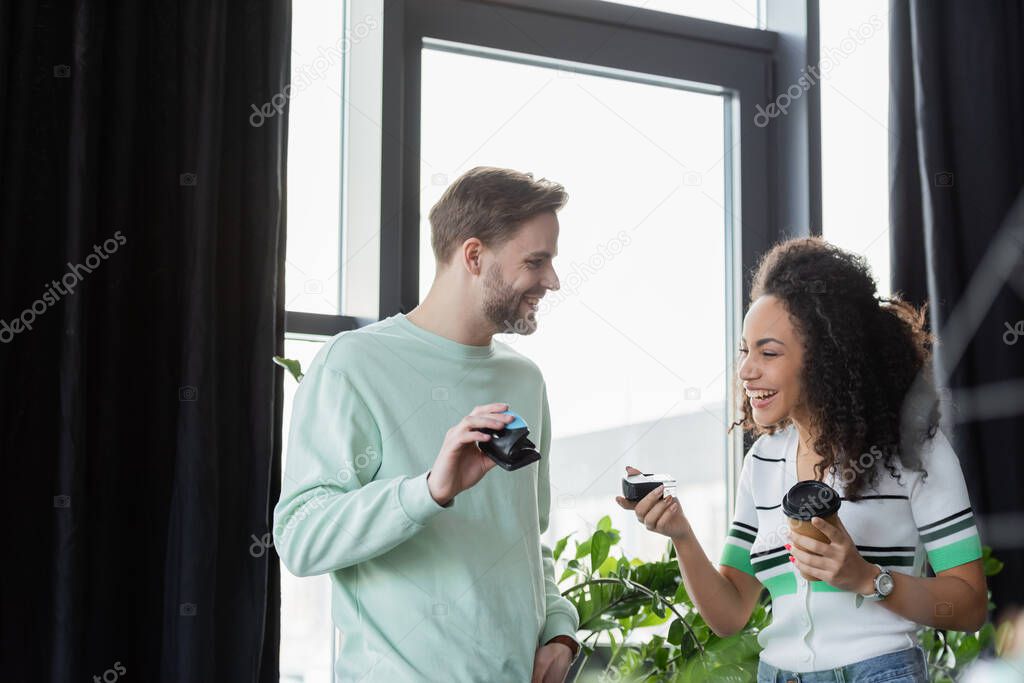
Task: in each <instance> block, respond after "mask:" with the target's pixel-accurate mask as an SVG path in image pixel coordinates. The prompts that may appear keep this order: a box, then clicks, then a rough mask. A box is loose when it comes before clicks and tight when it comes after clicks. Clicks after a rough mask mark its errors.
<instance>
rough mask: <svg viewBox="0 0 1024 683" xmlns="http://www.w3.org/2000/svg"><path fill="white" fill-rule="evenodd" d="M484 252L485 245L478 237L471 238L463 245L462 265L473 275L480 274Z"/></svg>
mask: <svg viewBox="0 0 1024 683" xmlns="http://www.w3.org/2000/svg"><path fill="white" fill-rule="evenodd" d="M483 251H484V243H483V242H481V241H480V240H479V239H477V238H476V237H470V238H469V239H468V240H466V241H465V242H463V243H462V253H461V256H462V265H463V266H464V267H465V268H466V270H468V271H469V272H470V273H472V274H473V275H479V274H480V268H481V266H480V259H481V257H482V255H483Z"/></svg>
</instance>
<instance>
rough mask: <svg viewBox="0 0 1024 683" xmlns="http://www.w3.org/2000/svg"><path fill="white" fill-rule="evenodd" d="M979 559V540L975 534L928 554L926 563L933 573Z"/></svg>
mask: <svg viewBox="0 0 1024 683" xmlns="http://www.w3.org/2000/svg"><path fill="white" fill-rule="evenodd" d="M980 557H981V539H980V538H979V537H978V535H977V534H974V535H973V536H970V537H968V538H964V539H961V540H959V541H957V542H955V543H950V544H949V545H945V546H942V547H941V548H938V549H936V550H932V551H930V552H929V553H928V562H929V563H931V565H932V569H934V570H935V573H936V574H937V573H939V572H941V571H945V570H947V569H949V568H951V567H957V566H959V565H961V564H966V563H968V562H972V561H974V560H977V559H979V558H980Z"/></svg>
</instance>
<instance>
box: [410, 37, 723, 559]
mask: <svg viewBox="0 0 1024 683" xmlns="http://www.w3.org/2000/svg"><path fill="white" fill-rule="evenodd" d="M508 57H509V58H507V59H498V58H495V57H494V56H489V55H486V54H472V50H471V48H469V47H468V46H464V45H449V44H437V43H433V42H432V43H428V44H427V45H426V46H425V47H424V49H423V54H422V88H421V90H422V105H421V127H420V130H421V134H420V145H421V147H420V177H421V178H424V179H430V183H429V185H427V186H426V188H425V189H424V190H423V191H422V192H421V193H420V212H419V215H420V239H419V243H420V286H419V291H420V293H421V296H422V295H423V294H425V293H426V292H427V291H428V289H429V286H430V283H431V281H432V280H433V275H434V257H433V252H432V250H431V247H430V224H429V222H428V220H427V215H428V213H429V210H430V207H431V206H432V205H433V204H434V202H436V201H437V200H438V199H439V198H440V195H441V193H442V192H443V191H444V190H445V188H446V187H447V185H448V184H449V182H451V181H452V180H454V179H455V177H457V176H458V175H459V174H461V173H463V172H464V171H466V170H468V169H469V168H472V167H473V166H477V165H492V166H506V167H510V168H516V169H519V170H523V171H531V172H533V173H534V174H535V176H538V177H541V176H543V177H548V178H551V179H553V180H556V181H558V182H561V183H563V184H564V185H565V186H566V188H567V190H568V192H569V194H570V197H571V199H570V201H569V203H568V205H567V206H566V208H565V209H564V210H563V211H562V213H561V224H562V230H561V232H560V235H559V257H558V259H556V262H555V265H556V269H557V270H558V273H559V276H560V278H561V282H562V288H561V290H559V291H557V292H549V293H548V295H547V297H545V299H544V301H543V302H542V309H541V313H540V316H539V317H540V321H541V325H540V328H539V330H538V332H537V333H536V334H534V335H531V336H529V337H523V336H517V335H511V334H510V335H501V338H502V340H503V341H505V342H506V343H509V344H511V345H512V346H513V347H514V348H516V349H517V350H518V351H520V352H521V353H523V354H525V355H527V356H529V357H530V358H532V359H533V360H534V361H535V362H537V364H538V365H539V366H540V368H541V370H542V371H543V372H544V375H545V379H546V381H547V385H548V394H549V399H550V404H551V411H552V424H553V427H554V441H553V444H552V449H551V453H552V460H551V467H552V469H551V484H552V510H551V522H550V530H549V538H548V539H547V540H548V541H550V542H552V544H553V542H554V540H555V539H557V538H559V537H561V536H564V535H565V534H567V533H569V532H570V531H574V530H579V531H581V532H586V531H587V529H588V527H590V528H592V527H593V525H594V524H595V523H596V522H597V520H598V519H600V518H601V517H602V516H603V515H605V514H609V513H611V514H612V515H613V518H615V521H616V522H617V525H616V526H617V527H618V528H620V529H622V530H623V548H624V550H625V551H626V552H627V553H628V554H630V555H632V556H641V557H644V558H645V559H654V558H655V557H657V556H658V555H660V553H661V552H662V551H663V550H664V546H665V543H664V539H663V538H661V537H658V536H655V535H652V534H649V533H646V532H645V531H644V530H642V529H639V528H638V527H637V525H636V523H635V519H633V518H632V516H631V515H630V514H629V513H627V512H626V511H624V510H621V509H619V508H618V507H617V506H615V505H614V502H613V498H614V496H615V495H616V494H617V493H618V491H619V490H620V483H619V482H620V479H621V477H622V474H623V466H624V465H625V464H631V465H634V466H638V467H640V468H641V469H644V471H658V472H669V473H674V474H676V475H677V476H678V477H680V479H681V482H680V483H681V486H680V489H679V494H680V495H681V496H682V497H683V499H684V500H686V501H687V503H688V507H687V512H688V515H689V516H690V518H691V522H692V523H693V525H694V528H695V530H696V531H697V533H698V535H699V536H700V538H701V541H702V543H703V544H704V547H705V548H706V549H707V550H708V552H709V553H711V555H712V556H713V557H717V554H718V552H719V549H720V546H721V543H722V538H723V534H722V529H723V528H724V525H725V524H726V520H725V516H726V515H725V502H726V497H725V492H726V482H725V477H726V467H725V465H726V456H727V451H728V448H727V434H726V430H727V419H726V417H725V415H726V410H725V400H726V393H727V392H726V382H727V381H728V380H729V378H730V367H729V363H730V362H731V356H730V354H729V353H728V349H727V341H726V328H727V312H726V289H727V286H726V277H727V268H726V260H727V250H726V238H725V226H726V220H725V211H724V208H723V207H724V204H725V180H726V174H725V170H724V164H723V160H724V157H725V155H726V146H725V129H724V128H725V119H726V116H725V100H724V99H723V97H722V96H721V95H712V94H706V93H701V92H694V91H692V90H687V89H685V88H683V87H680V86H679V85H678V84H666V83H659V84H652V83H645V82H638V80H623V79H617V78H612V77H606V76H602V75H594V74H588V73H579V72H576V71H573V70H571V69H570V68H567V67H565V65H562V68H558V67H556V66H555V65H549V66H540V65H534V64H524V63H521V62H517V61H513V59H519V58H521V56H508ZM684 473H685V477H684Z"/></svg>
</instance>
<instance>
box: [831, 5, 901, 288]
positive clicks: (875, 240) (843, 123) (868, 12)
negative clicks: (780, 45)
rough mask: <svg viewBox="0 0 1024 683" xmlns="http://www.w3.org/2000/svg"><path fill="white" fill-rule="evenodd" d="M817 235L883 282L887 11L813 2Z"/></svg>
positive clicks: (881, 7)
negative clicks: (816, 21) (818, 75)
mask: <svg viewBox="0 0 1024 683" xmlns="http://www.w3.org/2000/svg"><path fill="white" fill-rule="evenodd" d="M821 67H822V74H823V76H822V79H821V166H822V172H821V180H822V214H823V215H822V235H823V236H824V237H825V239H827V240H829V241H830V242H833V243H835V244H836V245H838V246H840V247H842V248H844V249H847V250H849V251H852V252H855V253H858V254H863V255H864V256H865V257H866V259H867V261H868V264H869V265H870V266H871V270H872V272H873V273H874V276H875V279H876V280H877V282H878V289H879V293H880V294H882V295H888V294H889V293H890V290H891V285H890V275H889V152H888V145H889V135H890V133H889V4H888V2H886V1H885V0H869V1H868V2H858V3H841V2H823V3H821Z"/></svg>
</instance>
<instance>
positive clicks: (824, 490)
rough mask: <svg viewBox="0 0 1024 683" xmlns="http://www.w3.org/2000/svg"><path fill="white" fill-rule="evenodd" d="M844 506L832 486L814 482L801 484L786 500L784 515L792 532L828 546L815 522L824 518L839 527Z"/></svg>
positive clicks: (814, 579) (783, 502)
mask: <svg viewBox="0 0 1024 683" xmlns="http://www.w3.org/2000/svg"><path fill="white" fill-rule="evenodd" d="M840 503H841V501H840V499H839V494H838V493H836V490H835V489H834V488H832V487H831V486H829V485H828V484H823V483H821V482H820V481H814V480H808V481H801V482H797V483H796V484H795V485H794V486H793V488H791V489H790V490H789V491H788V492H787V493H786V495H785V496H783V497H782V512H783V514H785V515H786V521H788V522H789V530H790V531H791V532H793V533H796V534H803V535H804V536H807V537H809V538H813V539H814V540H816V541H821V542H822V543H828V542H829V539H828V536H826V535H825V534H823V533H822V532H821V531H820V530H819V529H818V528H817V527H815V526H814V525H813V524H811V519H812V518H814V517H821V518H822V519H823V520H825V521H826V522H828V523H829V524H835V523H836V519H837V518H838V517H839V515H838V512H839V505H840ZM800 575H801V576H803V577H804V578H805V579H807V580H808V581H817V580H818V579H816V578H814V577H813V576H808V575H807V574H804V573H803V572H800Z"/></svg>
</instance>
